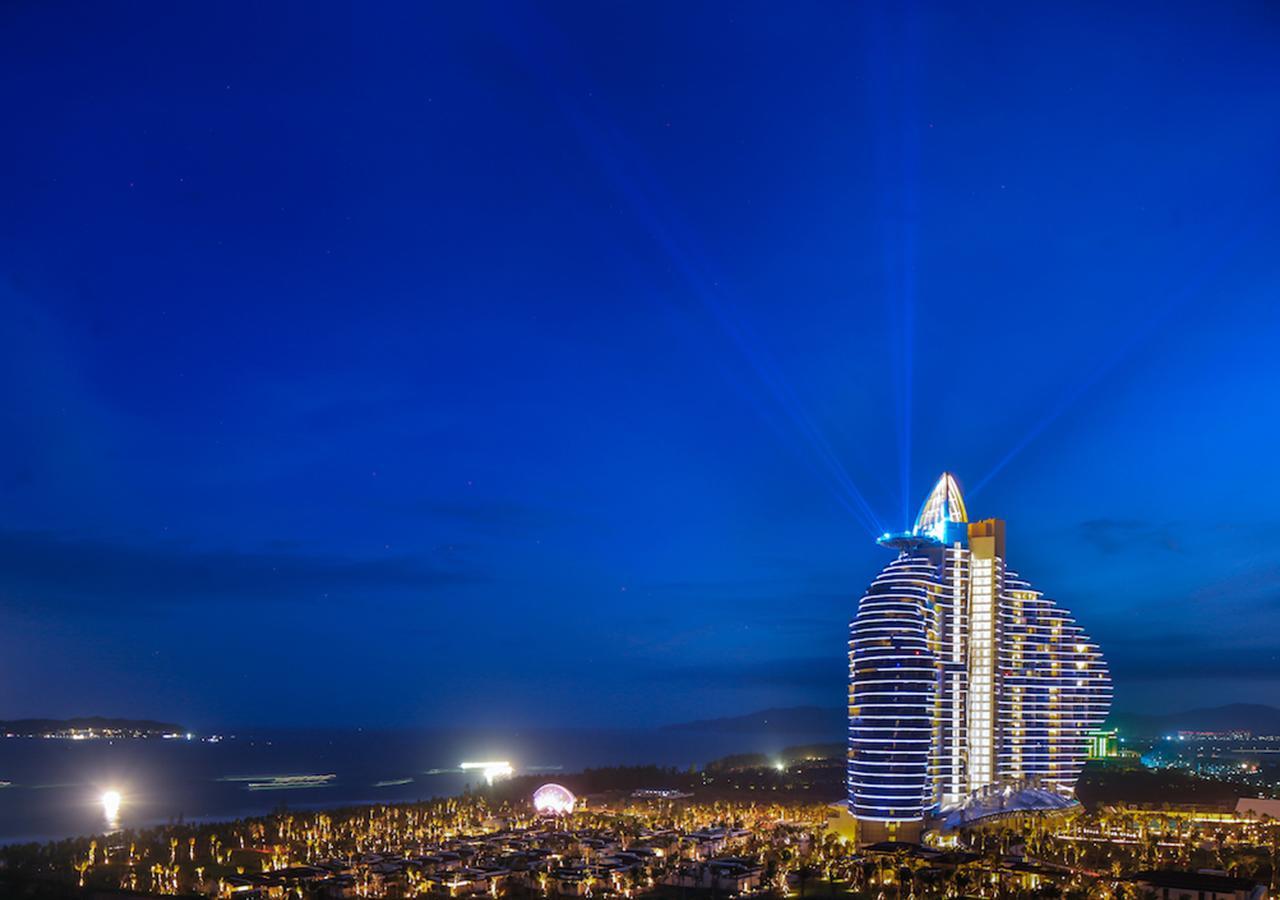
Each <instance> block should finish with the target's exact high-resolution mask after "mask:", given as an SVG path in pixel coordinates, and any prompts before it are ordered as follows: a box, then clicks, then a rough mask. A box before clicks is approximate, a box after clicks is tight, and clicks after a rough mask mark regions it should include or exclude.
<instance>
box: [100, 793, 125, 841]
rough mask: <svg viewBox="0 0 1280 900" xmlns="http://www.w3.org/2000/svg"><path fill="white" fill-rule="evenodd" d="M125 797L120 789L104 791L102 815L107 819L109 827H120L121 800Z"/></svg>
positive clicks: (113, 829) (114, 828)
mask: <svg viewBox="0 0 1280 900" xmlns="http://www.w3.org/2000/svg"><path fill="white" fill-rule="evenodd" d="M122 799H123V798H121V796H120V792H119V791H103V792H102V798H101V800H102V817H103V818H104V819H106V820H107V828H108V829H110V830H111V831H115V830H116V829H117V828H119V827H120V801H121V800H122Z"/></svg>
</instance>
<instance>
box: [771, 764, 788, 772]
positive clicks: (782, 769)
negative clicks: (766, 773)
mask: <svg viewBox="0 0 1280 900" xmlns="http://www.w3.org/2000/svg"><path fill="white" fill-rule="evenodd" d="M773 767H774V768H775V769H777V770H778V771H779V772H785V771H787V764H786V763H784V762H776V763H774V764H773Z"/></svg>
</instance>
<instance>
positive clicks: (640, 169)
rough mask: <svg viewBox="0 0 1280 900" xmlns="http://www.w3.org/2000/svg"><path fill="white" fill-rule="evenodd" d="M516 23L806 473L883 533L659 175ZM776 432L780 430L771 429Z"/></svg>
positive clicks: (597, 158) (592, 151)
mask: <svg viewBox="0 0 1280 900" xmlns="http://www.w3.org/2000/svg"><path fill="white" fill-rule="evenodd" d="M519 24H520V25H521V26H523V27H524V29H525V30H524V31H523V32H517V31H516V30H515V25H516V23H514V22H510V21H509V22H507V23H506V25H507V31H506V34H507V36H508V40H509V42H510V43H511V45H512V48H513V49H514V50H515V51H516V52H517V53H519V54H520V55H521V56H522V57H523V58H524V60H525V62H526V63H527V64H528V67H529V69H530V71H531V73H532V74H534V75H535V76H536V77H537V78H538V79H539V80H541V81H542V82H543V85H544V88H545V89H546V92H547V93H548V94H549V95H550V96H552V97H554V98H555V99H556V101H557V103H558V105H559V107H560V109H561V112H562V113H563V115H564V117H565V119H566V120H567V121H568V122H569V123H570V124H571V126H572V127H573V129H574V131H575V133H576V135H577V137H578V139H579V141H580V142H581V144H582V146H583V148H584V149H585V150H586V151H587V152H588V154H589V155H590V157H591V159H592V161H593V162H594V163H595V165H596V167H597V168H598V169H599V171H600V173H601V174H602V175H603V176H604V177H605V178H606V180H607V181H608V182H609V184H610V186H611V187H612V188H613V189H614V191H615V192H616V193H617V194H618V195H619V196H621V197H622V199H623V200H625V202H626V204H627V206H628V207H629V209H630V211H631V212H632V213H633V214H634V215H635V217H636V219H637V220H638V221H639V223H640V224H641V226H642V227H643V228H644V229H645V230H646V231H647V232H648V233H649V235H650V237H651V238H652V239H653V240H654V242H655V243H656V244H657V245H658V246H659V247H660V248H661V249H662V251H663V252H664V253H665V254H666V256H667V258H668V259H669V260H670V261H671V263H672V266H673V268H674V269H675V270H676V271H677V272H678V273H679V274H680V276H681V277H682V278H683V279H684V280H685V282H686V283H687V284H688V286H689V287H690V288H691V292H692V294H693V296H694V297H696V298H697V300H698V301H699V303H700V304H701V306H702V307H703V308H704V309H705V310H706V312H707V313H709V314H710V316H711V318H712V319H713V321H715V323H716V324H717V325H718V326H719V328H720V330H721V331H722V332H723V333H724V334H725V335H726V336H727V337H728V339H729V341H730V343H731V344H732V345H733V347H734V348H735V349H736V350H737V351H738V353H739V355H740V356H741V357H742V359H743V360H744V361H745V362H746V363H747V365H748V367H749V368H750V371H751V372H752V373H753V375H754V376H755V378H756V379H757V380H758V381H759V382H760V384H762V385H763V386H764V388H765V389H766V391H767V394H768V396H769V398H770V399H771V400H772V401H773V403H774V405H776V406H777V407H778V408H780V409H781V411H782V413H783V414H784V419H785V420H786V421H789V422H790V424H791V426H792V427H793V429H794V431H795V432H798V434H799V437H800V438H801V439H803V443H800V442H798V441H795V440H791V439H789V437H788V439H786V441H785V442H786V443H787V444H788V445H789V446H791V447H793V448H798V449H800V455H801V458H802V459H803V460H804V462H806V464H808V466H809V468H810V469H811V470H813V471H815V472H817V473H819V474H820V475H823V476H825V477H826V478H828V479H830V480H831V481H833V482H834V483H835V487H836V492H835V496H836V500H837V502H838V503H840V505H841V506H842V507H844V509H845V510H846V511H848V512H849V514H850V515H851V516H853V518H854V519H855V520H857V521H858V522H859V523H860V524H861V525H862V527H863V528H865V529H866V530H867V533H868V534H869V535H871V536H873V537H875V536H877V535H880V534H882V533H883V532H884V528H883V526H882V524H881V521H880V517H879V516H878V515H876V513H875V511H874V510H873V509H872V507H871V505H870V503H868V502H867V499H866V497H865V496H864V495H863V493H862V491H860V490H859V489H858V487H857V485H856V484H855V483H854V481H853V479H852V478H851V477H850V475H849V473H848V471H847V470H846V469H845V467H844V465H843V463H841V461H840V459H839V457H838V455H837V454H836V452H835V451H834V449H833V448H832V447H831V445H830V442H829V441H828V440H827V438H826V436H825V435H824V434H823V432H822V429H821V428H820V427H819V426H818V425H817V423H815V422H814V421H813V419H812V418H811V417H810V416H809V414H808V412H807V411H806V410H805V408H804V405H803V404H802V403H801V402H800V400H799V398H798V397H797V396H796V395H795V393H794V391H793V390H792V389H791V387H790V386H789V385H788V384H787V383H786V380H785V379H784V378H783V377H782V375H781V374H780V373H779V371H778V369H777V366H776V365H774V363H773V361H772V360H771V359H770V358H769V356H768V354H767V353H765V351H764V350H763V349H762V347H761V345H760V343H759V342H758V341H756V340H755V339H754V337H753V336H752V335H751V334H750V333H749V331H748V330H747V328H746V326H745V324H744V323H743V322H742V321H741V319H740V318H739V317H736V316H734V315H733V314H732V312H731V311H730V309H729V307H728V306H727V305H726V304H725V302H723V300H722V297H723V296H724V294H725V290H724V289H723V288H721V287H720V279H718V278H711V277H708V275H707V274H706V272H705V265H699V264H698V263H697V262H695V253H694V252H693V251H694V248H695V247H696V244H697V242H696V240H695V239H694V238H693V237H692V235H690V234H688V232H687V229H684V230H682V229H680V228H679V224H678V221H677V216H676V215H675V214H674V213H673V212H672V211H671V210H672V209H673V206H674V205H673V204H671V203H670V202H666V203H662V209H663V210H665V215H664V214H663V213H662V212H660V211H659V208H658V207H659V203H660V202H661V201H662V199H663V198H662V193H663V192H662V191H661V189H660V187H659V184H658V181H657V179H656V178H655V177H654V176H652V175H651V174H650V173H648V172H647V171H646V167H645V166H644V165H643V163H642V161H641V160H640V159H639V157H638V156H637V155H636V154H635V153H629V152H628V147H627V142H626V141H625V140H624V139H623V138H621V137H620V136H618V135H617V133H616V129H610V133H606V131H605V130H604V129H602V128H600V127H598V126H596V125H595V124H593V122H592V121H591V120H590V119H589V118H588V116H587V115H586V114H584V113H583V111H582V109H581V107H580V105H579V104H578V103H577V102H575V101H574V100H571V99H570V98H569V97H568V96H566V94H565V92H564V91H563V90H561V89H560V88H559V86H558V85H555V84H552V83H550V79H549V78H548V76H547V74H546V73H547V71H548V69H549V67H548V66H546V65H544V64H543V63H542V62H541V60H538V59H535V58H533V54H534V52H535V49H534V48H535V46H536V48H538V50H539V51H545V48H548V47H551V48H556V49H557V50H560V51H562V52H559V53H557V54H556V59H557V62H558V63H559V64H561V65H563V64H565V61H566V60H568V59H571V58H572V56H571V51H570V50H569V48H567V47H566V46H565V44H564V42H563V41H562V40H561V39H560V36H559V35H558V34H556V33H554V32H553V31H552V29H550V28H549V27H547V25H546V23H545V22H541V21H530V20H523V21H522V22H521V23H519ZM534 32H536V33H537V37H538V40H537V41H536V42H534V43H531V42H529V40H528V35H529V34H531V33H534ZM575 80H576V81H578V82H580V83H582V84H589V83H590V79H588V78H586V77H578V78H576V79H575ZM677 232H680V233H677ZM698 256H701V255H700V254H699V255H698ZM749 399H750V400H751V402H752V405H753V406H754V407H755V408H756V409H757V411H759V410H760V407H759V405H758V403H757V401H756V397H755V396H754V395H752V396H750V398H749ZM764 418H765V420H766V422H768V423H769V424H770V425H773V420H774V417H772V416H768V415H766V416H764ZM775 430H777V429H776V426H775Z"/></svg>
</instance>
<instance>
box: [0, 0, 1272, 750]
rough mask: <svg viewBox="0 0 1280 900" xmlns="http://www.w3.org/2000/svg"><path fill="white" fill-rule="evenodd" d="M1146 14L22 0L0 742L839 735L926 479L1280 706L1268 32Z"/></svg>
mask: <svg viewBox="0 0 1280 900" xmlns="http://www.w3.org/2000/svg"><path fill="white" fill-rule="evenodd" d="M1123 6H1124V8H1123V9H1117V8H1116V7H1115V5H1114V4H1106V3H1098V4H1093V5H1088V4H1080V3H1064V4H1062V5H1061V6H1060V7H1058V8H1056V9H1055V8H1052V7H1049V6H1046V5H1041V4H1036V5H1033V6H1028V5H1027V4H1022V3H1008V4H989V5H984V6H982V7H980V8H978V7H960V6H957V5H955V4H939V5H938V6H918V7H914V8H911V7H904V6H903V5H902V4H898V3H885V4H881V5H878V6H877V5H862V4H772V5H763V4H750V3H748V4H742V3H732V4H729V3H724V4H713V3H695V4H690V3H669V4H661V3H659V4H654V3H633V4H626V5H619V4H599V3H581V4H558V5H546V4H529V5H515V6H507V5H503V4H491V5H481V4H470V3H462V4H445V3H438V4H419V3H410V4H403V5H401V6H393V5H390V4H352V5H349V6H347V5H327V4H305V5H297V6H295V7H293V8H291V9H286V8H285V7H283V6H280V5H274V4H272V5H264V4H256V3H255V4H221V3H220V4H213V3H207V4H196V3H184V4H177V5H173V4H159V3H155V4H143V3H135V4H124V5H121V4H102V3H89V4H82V5H65V4H58V3H10V4H6V5H5V7H4V9H3V11H0V59H3V60H4V63H3V68H4V73H5V77H4V78H3V79H0V101H2V102H3V107H4V109H5V111H6V116H5V119H6V122H7V123H8V129H7V133H6V136H5V139H4V141H3V142H2V143H0V204H2V206H0V211H2V213H3V214H2V215H0V304H2V306H3V309H4V313H5V314H4V316H3V320H2V321H3V334H2V340H3V343H2V350H3V352H2V353H0V436H2V439H0V718H2V717H16V716H21V715H57V714H77V713H105V714H120V715H138V716H143V715H147V716H157V717H172V718H177V719H179V720H181V721H184V722H188V723H191V724H193V725H195V726H197V727H204V728H211V727H217V726H223V725H237V724H261V723H278V724H341V725H347V724H360V725H395V726H419V725H434V724H444V723H449V722H459V721H461V722H467V723H475V722H484V723H489V724H493V723H519V722H525V721H529V720H532V719H536V718H544V719H545V720H547V721H552V722H556V723H576V724H595V723H621V722H665V721H675V720H680V719H686V718H696V717H702V716H707V715H720V714H730V713H739V712H747V711H750V710H753V709H758V708H762V707H766V706H770V705H789V704H799V703H815V704H823V705H830V706H838V705H839V704H840V703H841V702H842V699H843V691H844V685H843V677H844V659H843V653H844V645H845V640H846V627H847V625H846V623H847V621H848V619H849V618H850V617H851V616H852V614H853V612H854V610H855V607H856V603H857V598H858V596H860V594H861V592H862V590H863V588H864V587H865V586H866V584H867V583H868V581H869V580H870V579H871V577H872V576H873V575H874V574H875V572H876V571H877V570H878V568H879V567H880V566H882V565H883V564H884V563H885V562H886V561H887V555H886V551H883V550H881V549H879V548H877V547H876V546H875V545H874V544H873V543H872V541H871V537H870V534H871V533H872V531H873V530H874V529H876V528H879V527H900V526H902V525H904V524H905V523H906V520H907V519H908V518H909V517H910V516H913V515H914V512H915V509H916V507H917V506H918V505H919V503H920V501H921V500H922V499H923V496H924V494H925V493H926V492H927V490H928V488H929V486H930V485H931V484H932V481H933V480H934V478H936V476H937V474H938V472H940V471H941V470H942V469H944V468H947V469H951V470H953V471H955V472H956V473H957V475H958V476H959V478H960V480H961V482H962V484H963V485H964V486H965V488H966V490H967V492H968V500H969V507H970V511H971V512H972V513H973V514H974V515H976V516H991V515H995V516H1001V517H1003V518H1005V519H1006V520H1007V521H1008V523H1009V548H1010V555H1011V557H1012V564H1013V566H1014V567H1015V568H1016V569H1018V570H1019V571H1020V572H1021V573H1022V574H1023V575H1025V576H1026V577H1028V578H1030V579H1031V580H1032V581H1033V583H1035V584H1036V585H1037V586H1038V587H1040V588H1041V589H1043V590H1045V591H1046V592H1048V593H1049V594H1051V595H1052V596H1055V597H1056V598H1058V599H1059V600H1060V601H1062V602H1063V603H1064V604H1066V605H1067V606H1068V607H1069V608H1071V609H1073V610H1074V611H1075V612H1076V613H1077V615H1078V617H1079V618H1080V620H1081V621H1082V622H1083V624H1084V625H1085V627H1086V628H1087V629H1088V630H1090V631H1091V632H1092V633H1093V635H1094V636H1095V637H1096V638H1097V639H1098V640H1099V642H1100V643H1101V644H1102V646H1103V648H1104V651H1105V652H1106V653H1107V655H1108V656H1109V657H1110V660H1111V662H1112V664H1113V667H1114V670H1115V674H1116V678H1117V687H1118V692H1117V701H1118V702H1117V705H1118V707H1120V708H1123V709H1130V710H1137V709H1149V710H1165V709H1177V708H1186V707H1189V706H1192V705H1196V704H1200V703H1212V702H1221V701H1229V700H1260V701H1267V700H1270V699H1273V698H1274V697H1275V696H1276V692H1277V688H1278V687H1280V638H1278V637H1277V627H1276V625H1277V619H1278V618H1280V616H1278V613H1280V542H1278V541H1277V538H1276V534H1277V530H1278V529H1280V513H1278V511H1277V505H1278V502H1280V481H1278V480H1277V461H1276V460H1277V455H1276V454H1277V451H1276V442H1277V438H1280V425H1278V423H1277V402H1276V397H1277V391H1278V390H1280V354H1278V353H1277V338H1278V337H1280V308H1278V306H1280V305H1278V303H1277V299H1278V298H1280V255H1278V254H1277V253H1276V247H1277V246H1280V214H1278V212H1277V209H1278V207H1280V204H1278V203H1277V196H1278V195H1277V176H1278V174H1280V172H1278V169H1280V162H1278V161H1280V53H1277V50H1276V48H1277V47H1278V46H1280V14H1278V13H1277V10H1276V8H1275V6H1274V5H1273V4H1268V3H1265V2H1258V3H1253V4H1231V3H1212V4H1198V5H1194V6H1193V5H1183V4H1168V3H1160V4H1155V3H1152V4H1150V5H1148V6H1146V7H1145V8H1143V7H1141V6H1140V5H1135V4H1124V5H1123ZM859 496H860V497H861V498H863V500H864V501H865V507H864V505H863V503H862V501H860V500H859V499H858V497H859ZM868 513H869V514H868ZM871 519H874V520H875V521H874V522H873V521H871Z"/></svg>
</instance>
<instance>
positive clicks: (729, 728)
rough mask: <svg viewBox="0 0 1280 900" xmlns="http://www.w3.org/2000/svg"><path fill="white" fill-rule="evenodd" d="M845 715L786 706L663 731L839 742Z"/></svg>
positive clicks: (838, 710) (819, 708) (827, 709)
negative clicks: (823, 737)
mask: <svg viewBox="0 0 1280 900" xmlns="http://www.w3.org/2000/svg"><path fill="white" fill-rule="evenodd" d="M847 716H848V713H847V712H846V711H845V710H843V709H841V708H839V707H826V706H786V707H781V708H776V709H763V710H761V711H760V712H754V713H747V714H746V715H745V716H729V717H727V718H723V719H699V720H698V721H696V722H679V723H677V724H675V725H668V726H666V728H665V729H664V730H666V731H706V732H716V733H719V734H748V733H750V734H761V733H763V734H770V733H781V734H808V735H823V734H830V735H831V739H832V740H839V738H840V737H841V736H842V735H843V734H844V732H845V729H846V728H847V727H848V724H849V723H848V720H847Z"/></svg>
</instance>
